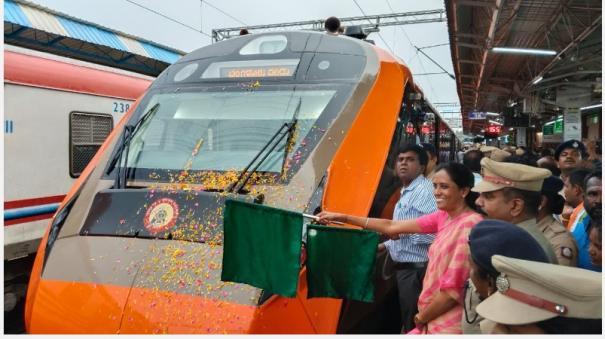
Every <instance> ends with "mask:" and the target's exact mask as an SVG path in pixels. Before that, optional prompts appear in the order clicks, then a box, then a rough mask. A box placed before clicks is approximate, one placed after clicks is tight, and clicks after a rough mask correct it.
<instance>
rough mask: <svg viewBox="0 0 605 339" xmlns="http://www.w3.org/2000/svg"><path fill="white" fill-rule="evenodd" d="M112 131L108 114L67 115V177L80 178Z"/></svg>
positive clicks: (82, 113) (80, 113) (111, 119)
mask: <svg viewBox="0 0 605 339" xmlns="http://www.w3.org/2000/svg"><path fill="white" fill-rule="evenodd" d="M112 129H113V117H112V116H111V115H110V114H102V113H86V112H71V113H69V175H70V176H71V177H72V178H77V177H79V176H80V174H81V173H82V172H83V171H84V169H85V168H86V166H87V165H88V163H89V162H90V160H92V158H93V157H94V155H95V154H96V153H97V151H98V150H99V148H100V147H101V145H102V144H103V142H104V141H105V139H106V138H107V136H108V135H109V133H111V130H112Z"/></svg>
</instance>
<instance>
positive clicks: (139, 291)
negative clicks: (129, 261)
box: [120, 242, 260, 334]
mask: <svg viewBox="0 0 605 339" xmlns="http://www.w3.org/2000/svg"><path fill="white" fill-rule="evenodd" d="M156 245H158V246H156V247H155V248H154V249H150V251H149V255H148V256H147V257H146V259H145V261H144V262H142V264H141V266H140V268H139V270H138V272H137V274H136V278H135V280H134V282H133V285H132V288H131V290H130V294H129V296H128V300H127V302H126V305H125V308H124V314H123V320H122V323H121V327H120V333H223V334H224V333H246V332H248V331H249V329H250V325H251V323H252V320H253V317H254V312H255V310H256V304H257V301H258V298H259V295H260V290H258V289H256V288H253V287H250V286H247V285H243V284H234V283H228V282H223V281H221V280H220V273H221V258H222V246H211V245H201V246H200V245H199V244H197V246H196V244H192V243H186V242H172V243H166V242H164V243H157V244H156Z"/></svg>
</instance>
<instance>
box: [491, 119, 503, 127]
mask: <svg viewBox="0 0 605 339" xmlns="http://www.w3.org/2000/svg"><path fill="white" fill-rule="evenodd" d="M488 122H489V123H490V124H494V125H498V126H502V123H500V122H497V121H494V120H489V121H488Z"/></svg>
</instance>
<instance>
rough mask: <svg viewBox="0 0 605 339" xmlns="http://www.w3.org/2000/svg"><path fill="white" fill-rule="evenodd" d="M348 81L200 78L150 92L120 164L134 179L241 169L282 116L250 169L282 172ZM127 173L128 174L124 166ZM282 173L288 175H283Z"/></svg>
mask: <svg viewBox="0 0 605 339" xmlns="http://www.w3.org/2000/svg"><path fill="white" fill-rule="evenodd" d="M350 89H351V86H350V85H347V84H332V85H325V84H322V85H318V84H305V85H261V84H260V83H259V82H258V81H253V82H250V83H245V84H239V85H237V86H220V87H219V86H216V85H214V86H208V87H205V88H203V87H202V88H200V87H197V88H189V89H186V88H185V89H179V90H175V89H174V88H173V89H171V90H163V91H158V92H156V93H152V94H151V95H150V96H149V97H148V99H147V100H145V103H144V105H143V112H144V111H146V110H148V109H150V108H152V107H153V106H154V105H156V104H157V103H159V104H160V106H159V109H158V111H157V112H155V114H154V115H153V118H151V119H149V121H147V122H145V123H144V126H142V127H141V129H140V131H139V132H138V133H136V135H135V136H134V138H133V140H132V143H131V145H130V147H129V149H130V150H129V152H128V158H127V167H128V169H129V172H130V173H134V177H135V178H136V179H143V180H144V179H149V176H151V175H153V176H155V179H159V180H163V179H162V177H163V176H164V180H168V176H167V173H171V172H174V171H181V170H183V169H186V170H189V171H192V172H195V171H197V172H209V171H212V172H228V171H235V172H237V171H241V170H243V169H244V168H245V167H246V166H247V165H248V164H249V163H250V161H251V160H252V159H253V158H254V157H255V156H256V155H257V154H258V153H259V151H261V149H263V148H264V147H265V146H266V145H267V143H268V142H269V141H270V140H271V139H272V137H273V136H275V135H276V133H277V132H278V131H279V130H280V128H281V127H282V126H283V125H284V124H285V123H293V122H295V128H294V130H293V131H292V133H290V135H289V136H288V137H283V138H280V140H276V141H279V142H277V144H276V145H275V147H274V148H272V147H269V148H267V150H266V152H267V153H268V156H267V158H266V159H265V160H264V161H263V162H262V163H261V164H260V165H259V167H258V170H257V171H258V172H260V173H265V174H275V175H279V176H282V178H283V176H284V173H285V172H288V171H289V173H286V174H290V175H291V173H292V172H293V171H296V169H297V168H296V167H297V165H298V164H300V162H301V161H303V160H304V157H306V156H307V155H308V153H309V151H310V150H312V149H313V147H314V146H315V145H316V143H317V142H318V141H319V139H320V138H321V136H322V135H323V131H325V128H326V127H327V126H328V125H329V124H330V123H331V121H332V120H333V119H334V117H335V116H336V114H337V112H338V111H340V108H341V107H342V104H343V102H344V101H345V100H344V98H348V95H347V94H348V93H349V92H350ZM131 175H132V174H131ZM286 176H288V175H286Z"/></svg>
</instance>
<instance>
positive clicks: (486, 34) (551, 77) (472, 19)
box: [445, 0, 602, 134]
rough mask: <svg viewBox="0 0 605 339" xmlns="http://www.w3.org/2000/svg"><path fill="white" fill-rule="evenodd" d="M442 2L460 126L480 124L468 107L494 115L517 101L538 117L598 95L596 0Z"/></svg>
mask: <svg viewBox="0 0 605 339" xmlns="http://www.w3.org/2000/svg"><path fill="white" fill-rule="evenodd" d="M445 7H446V13H447V17H448V29H449V34H450V42H451V44H450V46H451V54H452V61H453V65H454V71H455V75H456V82H457V90H458V95H459V97H460V104H461V111H462V117H463V129H464V133H473V134H479V132H480V130H481V129H484V128H485V126H486V124H487V121H488V120H470V119H469V118H468V115H469V113H471V112H473V111H480V112H493V113H500V114H501V115H502V112H504V111H506V110H507V107H508V108H510V107H513V106H518V108H517V109H516V110H517V111H519V113H521V114H528V115H530V116H531V117H532V118H533V119H534V120H535V122H536V123H538V124H539V123H540V122H541V121H544V120H547V119H549V117H550V116H552V115H557V114H562V110H564V109H565V107H566V106H568V105H569V100H571V99H572V98H575V99H578V98H582V99H581V100H580V101H581V102H583V104H582V105H590V104H594V103H600V102H601V73H602V65H601V57H602V37H601V18H602V4H601V0H446V1H445ZM496 47H514V48H526V49H527V48H529V49H543V50H551V51H554V54H553V53H551V54H552V55H535V54H501V53H498V52H496V50H494V48H496ZM574 105H578V103H575V104H574Z"/></svg>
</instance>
